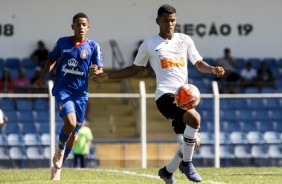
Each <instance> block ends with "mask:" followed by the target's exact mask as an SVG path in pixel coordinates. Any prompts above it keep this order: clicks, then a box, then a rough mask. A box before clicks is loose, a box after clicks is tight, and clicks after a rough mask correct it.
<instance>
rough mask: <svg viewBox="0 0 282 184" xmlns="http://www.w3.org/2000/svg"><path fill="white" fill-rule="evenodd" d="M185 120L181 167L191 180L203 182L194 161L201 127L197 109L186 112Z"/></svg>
mask: <svg viewBox="0 0 282 184" xmlns="http://www.w3.org/2000/svg"><path fill="white" fill-rule="evenodd" d="M183 121H184V122H185V123H186V128H185V130H184V133H183V140H184V142H183V159H182V162H181V164H180V165H179V169H180V170H181V172H183V173H184V174H185V175H186V176H187V178H188V179H189V180H191V181H195V182H201V181H202V178H201V176H200V175H199V174H198V173H197V171H196V169H195V168H194V165H193V163H192V157H193V153H194V149H195V143H196V135H197V132H198V130H199V128H200V121H201V117H200V114H199V113H198V112H197V111H196V110H195V109H191V110H188V111H186V112H185V113H184V115H183Z"/></svg>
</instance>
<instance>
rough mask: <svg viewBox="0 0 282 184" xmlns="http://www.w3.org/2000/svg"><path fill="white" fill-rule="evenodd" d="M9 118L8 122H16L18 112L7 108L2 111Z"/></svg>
mask: <svg viewBox="0 0 282 184" xmlns="http://www.w3.org/2000/svg"><path fill="white" fill-rule="evenodd" d="M4 113H5V115H6V116H7V117H8V118H9V124H14V123H18V114H17V112H16V111H15V110H9V111H5V112H4Z"/></svg>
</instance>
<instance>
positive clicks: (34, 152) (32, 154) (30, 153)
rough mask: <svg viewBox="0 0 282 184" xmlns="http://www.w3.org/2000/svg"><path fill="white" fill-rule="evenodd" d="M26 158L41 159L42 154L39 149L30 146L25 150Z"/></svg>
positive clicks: (41, 150)
mask: <svg viewBox="0 0 282 184" xmlns="http://www.w3.org/2000/svg"><path fill="white" fill-rule="evenodd" d="M26 156H27V159H31V160H32V159H43V158H44V152H43V149H42V148H41V147H38V146H30V147H27V148H26Z"/></svg>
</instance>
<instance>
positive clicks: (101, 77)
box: [91, 64, 144, 83]
mask: <svg viewBox="0 0 282 184" xmlns="http://www.w3.org/2000/svg"><path fill="white" fill-rule="evenodd" d="M143 68H144V67H143V66H137V65H135V64H132V65H131V66H128V67H126V68H123V69H121V70H117V71H113V72H107V73H96V71H95V70H94V71H93V72H94V75H93V77H92V78H91V81H92V82H94V83H101V82H104V81H105V80H108V79H123V78H129V77H132V76H135V75H137V74H138V73H139V72H140V71H141V70H142V69H143Z"/></svg>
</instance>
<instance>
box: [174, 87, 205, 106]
mask: <svg viewBox="0 0 282 184" xmlns="http://www.w3.org/2000/svg"><path fill="white" fill-rule="evenodd" d="M200 100H201V93H200V91H199V89H198V88H197V87H196V86H195V85H193V84H183V85H182V86H180V87H179V88H178V89H177V91H176V93H175V103H176V105H177V106H178V107H180V108H181V109H183V110H190V109H193V108H196V107H197V106H198V105H199V103H200Z"/></svg>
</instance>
